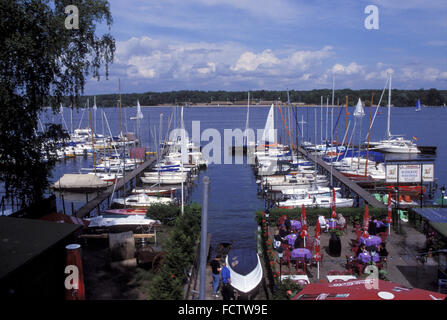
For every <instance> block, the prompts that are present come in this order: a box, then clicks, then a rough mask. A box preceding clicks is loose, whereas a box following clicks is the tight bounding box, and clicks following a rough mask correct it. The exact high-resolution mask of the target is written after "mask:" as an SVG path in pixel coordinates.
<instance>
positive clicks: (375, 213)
mask: <svg viewBox="0 0 447 320" xmlns="http://www.w3.org/2000/svg"><path fill="white" fill-rule="evenodd" d="M336 211H337V213H341V214H342V215H343V216H344V217H345V219H346V221H347V222H349V223H351V224H352V223H353V222H354V221H359V222H362V221H363V216H364V213H365V208H364V207H360V208H337V209H336ZM283 214H285V215H286V216H287V217H289V218H291V219H296V218H300V217H301V208H296V209H279V208H274V209H271V210H270V216H269V223H270V225H272V226H274V225H276V222H277V221H278V218H279V217H281V216H282V215H283ZM320 215H323V216H325V217H326V218H327V217H330V215H331V209H328V208H306V220H307V224H308V225H313V226H315V225H316V223H317V219H318V216H320ZM386 215H387V209H381V208H373V207H369V216H370V217H386ZM255 219H256V221H257V222H258V224H259V223H260V222H261V221H262V219H265V216H263V215H262V211H257V212H256V213H255Z"/></svg>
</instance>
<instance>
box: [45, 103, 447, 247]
mask: <svg viewBox="0 0 447 320" xmlns="http://www.w3.org/2000/svg"><path fill="white" fill-rule="evenodd" d="M179 109H180V108H178V110H177V112H176V116H175V119H174V118H172V122H173V123H175V122H177V123H178V119H179V117H180V111H179ZM350 109H351V110H350V112H351V114H352V113H353V108H350ZM100 110H101V109H100V108H98V111H97V113H96V114H97V115H96V118H97V119H96V131H97V133H103V129H102V128H103V126H104V128H105V129H104V132H105V134H107V135H108V129H107V125H106V123H105V122H104V125H103V123H102V122H103V121H102V119H101V116H100V114H101V113H100ZM104 110H105V112H106V115H107V120H108V123H109V125H110V129H111V131H112V134H113V135H118V134H119V131H120V113H119V109H118V108H105V109H104ZM173 110H174V108H173V107H143V108H142V112H143V115H144V119H143V120H141V123H140V137H141V140H142V142H143V143H142V145H143V146H146V147H147V146H150V148H151V150H152V151H153V150H155V144H154V138H153V137H154V135H158V130H159V123H160V114H163V119H162V120H163V121H162V130H163V132H164V134H166V129H167V128H168V123H169V117H171V114H172V113H173ZM296 110H297V119H298V120H299V121H301V120H304V122H307V123H306V124H304V130H303V132H304V136H305V138H306V140H310V141H313V140H314V135H315V130H314V114H315V111H314V108H297V109H296ZM323 110H324V112H323V119H324V120H325V119H326V109H325V108H324V109H323ZM268 111H269V108H268V107H253V108H250V119H249V126H250V127H251V128H253V129H262V128H263V127H264V125H265V120H266V117H267V114H268ZM374 111H375V109H374ZM246 112H247V108H246V107H225V108H216V107H193V108H185V109H184V119H185V127H186V129H187V130H188V132H189V133H190V134H191V127H192V121H200V131H201V132H202V133H203V132H204V131H205V130H206V129H216V130H217V131H218V132H219V133H220V134H221V136H222V137H223V136H224V129H235V128H241V129H244V128H245V122H246ZM283 112H284V113H285V110H284V109H283ZM135 113H136V108H123V110H122V118H123V121H124V119H127V121H124V122H123V131H126V130H125V128H126V126H127V131H130V132H136V131H137V130H136V125H135V121H133V120H129V118H130V117H131V116H134V115H135ZM365 113H366V115H365V117H363V122H362V132H363V134H362V135H363V137H365V136H366V134H367V126H368V117H369V109H368V108H365ZM320 115H321V110H320V108H317V126H318V128H317V140H318V141H319V140H320V132H321V131H320V120H321V119H320ZM284 117H285V118H287V115H286V114H284ZM337 117H338V111H337V110H336V109H334V116H333V123H334V127H335V123H336V120H337ZM81 118H82V122H81ZM351 118H352V116H351ZM386 118H387V112H386V108H381V113H380V114H378V115H377V117H376V120H375V123H374V126H373V129H372V132H371V141H376V140H379V139H382V138H384V135H385V130H386ZM41 119H42V121H43V122H49V121H51V122H55V123H62V121H61V116H60V115H59V114H56V115H53V114H51V113H50V112H47V113H45V114H44V115H43V116H42V118H41ZM64 119H65V122H66V123H67V127H68V128H69V129H70V127H71V123H73V128H78V127H81V128H83V127H87V126H88V125H89V114H88V112H85V114H84V116H82V110H77V111H74V112H73V120H72V121H71V120H70V110H69V109H68V108H65V109H64ZM275 119H276V121H275V122H276V127H277V128H284V126H283V124H282V120H281V116H280V115H278V114H277V115H276V118H275ZM328 119H329V123H328V131H329V132H330V128H331V124H330V121H331V115H330V114H329V116H328ZM292 120H293V122H295V116H293V117H292ZM80 123H81V124H80ZM307 124H309V126H307ZM64 126H65V125H64ZM339 126H340V127H339V130H338V140H339V141H341V140H342V139H343V134H344V128H345V119H344V115H342V116H341V118H340V123H339ZM352 126H353V123H351V126H350V127H351V128H352ZM300 127H301V124H300ZM325 127H326V126H325V124H323V135H325V131H326V128H325ZM446 128H447V108H424V109H423V110H422V111H421V112H415V111H414V108H392V112H391V133H392V134H403V135H405V137H406V138H410V139H411V138H412V137H417V139H418V140H417V143H418V144H420V145H430V146H437V154H436V158H435V177H436V178H437V181H438V185H439V186H442V185H444V184H446V183H447V167H446V166H445V164H444V163H445V161H446V160H447V141H446V137H445V132H446ZM171 129H172V126H171ZM359 129H360V122H358V123H357V126H356V132H355V136H354V138H353V141H352V142H353V143H357V142H358V141H359V139H358V132H359ZM284 131H285V130H284V129H281V130H278V132H279V134H280V135H282V136H285V132H284ZM329 135H330V134H329ZM300 141H301V138H300ZM207 144H208V139H206V141H202V142H201V145H202V147H204V146H206V145H207ZM228 147H229V145H228V141H227V145H226V144H225V143H224V142H223V141H222V142H221V163H223V162H224V155H225V154H228V152H229V151H228ZM393 157H394V158H395V156H393ZM399 157H401V158H402V156H399ZM414 157H423V156H420V155H416V156H414V155H412V156H410V158H414ZM403 158H408V156H404V157H403ZM91 165H92V158H85V159H84V158H80V157H78V158H76V159H69V160H66V161H63V162H60V164H59V165H58V166H57V168H55V170H54V173H53V179H52V180H53V181H56V180H58V179H59V178H60V177H61V176H62V175H63V174H64V173H73V172H78V171H79V169H80V168H82V167H87V166H91ZM205 175H206V176H208V177H209V178H210V179H211V183H210V198H209V212H208V217H209V220H208V230H209V232H211V233H212V234H213V237H212V245H213V246H215V245H216V244H217V243H220V242H231V241H234V244H233V247H237V248H256V231H257V225H256V223H255V221H254V212H255V211H256V210H259V209H264V200H262V199H260V198H258V196H257V186H256V179H255V176H254V174H253V171H252V168H251V166H250V165H248V164H247V163H246V161H244V164H234V161H233V164H210V165H209V167H208V168H207V169H206V170H203V171H201V173H200V177H199V179H198V180H196V182H195V186H194V187H193V189H192V193H191V200H192V201H197V202H199V203H201V202H202V179H203V177H204V176H205ZM438 194H439V192H438ZM71 202H72V203H73V207H74V208H75V210H76V209H77V208H79V207H81V206H82V205H83V204H84V203H85V195H83V196H79V197H71V198H70V197H68V198H67V197H65V206H66V210H67V213H70V212H71ZM58 208H59V210H60V211H61V210H62V204H61V201H60V199H59V200H58Z"/></svg>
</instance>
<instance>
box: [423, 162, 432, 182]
mask: <svg viewBox="0 0 447 320" xmlns="http://www.w3.org/2000/svg"><path fill="white" fill-rule="evenodd" d="M422 180H423V181H424V182H434V181H435V165H434V164H433V163H430V164H423V165H422Z"/></svg>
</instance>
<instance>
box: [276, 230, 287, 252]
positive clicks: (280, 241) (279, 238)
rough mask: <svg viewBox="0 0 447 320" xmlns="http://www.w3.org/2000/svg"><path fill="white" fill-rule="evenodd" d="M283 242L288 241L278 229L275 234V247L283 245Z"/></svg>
mask: <svg viewBox="0 0 447 320" xmlns="http://www.w3.org/2000/svg"><path fill="white" fill-rule="evenodd" d="M281 243H286V241H285V239H284V238H283V237H281V235H280V234H279V230H277V231H276V233H275V235H274V236H273V248H274V249H278V248H280V247H281Z"/></svg>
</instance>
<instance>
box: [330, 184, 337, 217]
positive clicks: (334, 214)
mask: <svg viewBox="0 0 447 320" xmlns="http://www.w3.org/2000/svg"><path fill="white" fill-rule="evenodd" d="M331 217H332V218H334V219H335V218H336V217H337V213H336V212H335V188H332V214H331Z"/></svg>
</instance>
